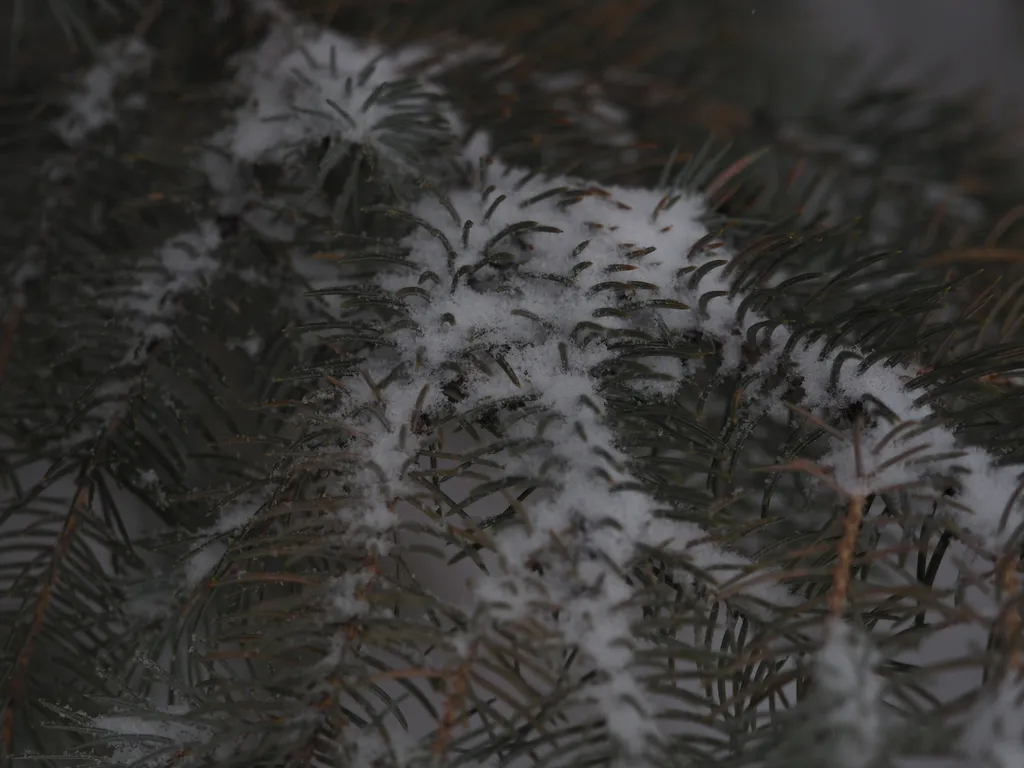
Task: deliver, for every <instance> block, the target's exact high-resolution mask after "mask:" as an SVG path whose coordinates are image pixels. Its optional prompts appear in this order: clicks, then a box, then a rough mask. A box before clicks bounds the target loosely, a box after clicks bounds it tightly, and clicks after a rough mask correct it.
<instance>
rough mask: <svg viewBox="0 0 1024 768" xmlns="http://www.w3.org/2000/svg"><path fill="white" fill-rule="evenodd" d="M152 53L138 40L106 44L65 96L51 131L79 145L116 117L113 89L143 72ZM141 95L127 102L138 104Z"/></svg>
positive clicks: (114, 90)
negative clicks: (63, 108) (65, 107)
mask: <svg viewBox="0 0 1024 768" xmlns="http://www.w3.org/2000/svg"><path fill="white" fill-rule="evenodd" d="M152 61H153V53H152V51H151V50H150V49H149V47H148V46H147V45H146V44H145V43H144V42H143V41H142V40H140V39H138V38H135V37H127V38H121V39H118V40H114V41H113V42H111V43H108V44H107V45H105V46H104V47H103V48H102V49H101V50H100V52H99V60H98V61H97V62H96V64H95V65H94V66H93V67H92V68H91V69H89V70H88V71H87V72H86V73H85V76H84V77H83V78H82V81H81V83H80V84H79V87H78V89H77V90H75V91H74V92H73V93H71V94H70V95H69V96H68V111H67V112H65V113H64V114H63V115H61V117H60V118H59V119H58V120H57V121H56V122H55V123H54V126H53V128H54V130H55V131H56V132H57V135H58V136H60V137H61V138H62V139H63V140H64V141H65V143H67V144H68V145H69V146H72V147H73V146H77V145H78V144H81V143H82V142H83V141H84V140H85V139H86V137H88V136H89V135H90V134H92V133H94V132H95V131H97V130H99V129H100V128H103V127H104V126H106V125H110V124H111V123H113V122H115V121H116V120H117V101H116V99H115V95H116V91H117V88H118V86H119V85H120V83H121V82H122V81H124V80H127V79H129V78H131V77H134V76H137V75H142V74H145V73H146V72H148V71H149V68H150V65H151V64H152ZM142 98H143V97H142V95H141V94H136V95H134V96H131V97H130V98H129V99H128V100H127V101H126V104H127V105H128V106H132V107H138V106H140V105H141V103H142V101H141V99H142Z"/></svg>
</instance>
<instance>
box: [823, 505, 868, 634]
mask: <svg viewBox="0 0 1024 768" xmlns="http://www.w3.org/2000/svg"><path fill="white" fill-rule="evenodd" d="M863 518H864V497H863V496H860V495H857V496H851V497H850V504H849V506H848V507H847V508H846V517H845V518H844V519H843V537H842V539H840V541H839V550H838V552H839V560H838V562H837V563H836V567H835V570H834V571H833V573H832V590H831V591H830V592H829V596H828V610H829V613H830V614H832V615H833V616H839V615H840V614H842V612H843V607H844V606H845V605H846V600H847V597H848V596H849V593H850V574H851V572H852V571H853V555H854V551H855V549H856V546H857V534H858V533H860V523H861V520H862V519H863Z"/></svg>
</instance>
